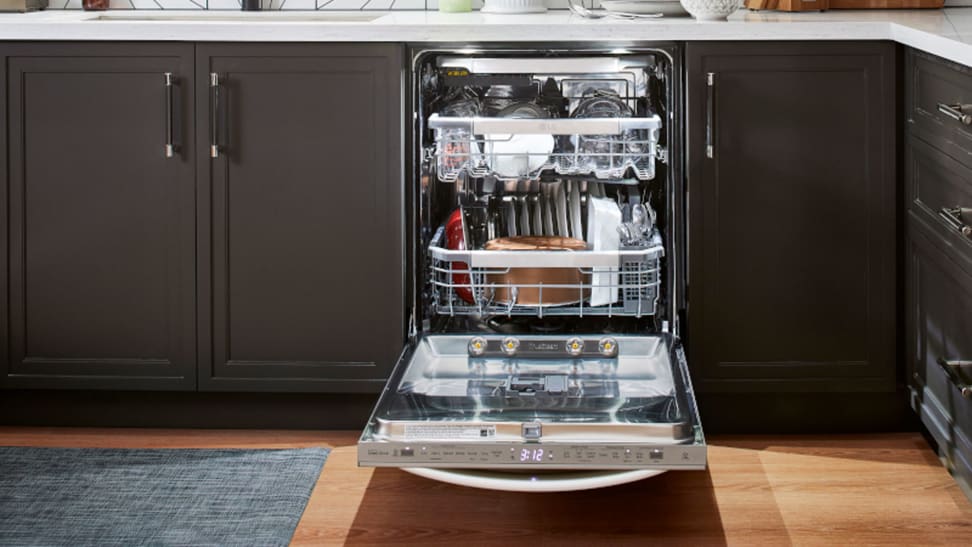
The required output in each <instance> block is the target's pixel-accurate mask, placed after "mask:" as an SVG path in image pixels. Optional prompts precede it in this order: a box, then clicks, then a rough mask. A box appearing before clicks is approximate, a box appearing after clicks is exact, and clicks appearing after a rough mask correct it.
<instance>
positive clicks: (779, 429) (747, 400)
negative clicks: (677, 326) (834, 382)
mask: <svg viewBox="0 0 972 547" xmlns="http://www.w3.org/2000/svg"><path fill="white" fill-rule="evenodd" d="M697 401H698V405H699V414H700V417H701V419H702V428H703V430H704V431H705V432H706V433H707V434H711V433H720V434H732V433H739V434H760V433H766V434H780V433H864V432H869V433H871V432H874V433H876V432H891V431H918V430H919V421H918V418H917V416H916V415H915V413H914V411H912V410H911V407H910V406H909V404H908V394H907V392H906V391H905V390H903V389H902V390H899V391H896V392H867V393H702V394H697Z"/></svg>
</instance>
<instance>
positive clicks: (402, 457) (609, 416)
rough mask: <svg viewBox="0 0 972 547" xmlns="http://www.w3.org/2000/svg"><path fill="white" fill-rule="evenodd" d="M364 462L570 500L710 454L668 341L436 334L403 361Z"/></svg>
mask: <svg viewBox="0 0 972 547" xmlns="http://www.w3.org/2000/svg"><path fill="white" fill-rule="evenodd" d="M358 462H359V464H360V465H363V466H376V467H377V466H392V467H402V468H405V469H407V470H413V471H417V473H418V474H421V475H425V476H429V477H431V478H436V479H439V480H446V481H447V482H454V483H457V484H465V485H469V486H480V487H486V488H499V489H507V490H523V491H549V490H572V489H584V488H595V487H600V486H606V485H610V484H617V483H619V482H627V481H630V480H637V479H641V478H645V477H647V476H651V475H654V474H657V473H658V472H661V471H664V470H673V469H704V468H705V465H706V445H705V438H704V436H703V433H702V428H701V426H700V422H699V417H698V411H697V409H696V406H695V398H694V394H693V392H692V386H691V382H690V380H689V376H688V370H687V368H686V363H685V359H684V355H683V352H682V349H681V347H680V346H679V345H678V344H677V342H676V341H675V340H673V339H672V338H671V337H670V336H668V335H651V336H590V337H588V336H560V337H557V336H549V335H543V336H520V337H512V336H502V335H486V336H479V335H429V336H424V337H422V338H420V339H419V340H418V342H417V344H416V345H415V346H414V347H411V348H409V349H408V350H407V351H406V353H405V355H403V358H402V361H401V362H400V363H399V364H398V367H397V368H396V370H395V373H394V375H393V377H392V378H391V380H390V382H389V384H388V386H387V387H386V389H385V391H384V392H383V393H382V396H381V398H380V400H379V402H378V404H377V406H376V408H375V410H374V413H373V414H372V416H371V419H370V420H369V422H368V425H367V427H366V429H365V431H364V433H363V435H362V437H361V440H360V441H359V443H358ZM416 468H417V469H416ZM443 470H456V471H451V472H449V471H443ZM459 470H461V471H459ZM548 471H550V472H553V471H556V472H555V473H547V472H548ZM619 471H623V473H619ZM511 472H519V473H516V474H514V473H511Z"/></svg>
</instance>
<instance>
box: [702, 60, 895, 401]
mask: <svg viewBox="0 0 972 547" xmlns="http://www.w3.org/2000/svg"><path fill="white" fill-rule="evenodd" d="M894 66H895V49H894V46H893V45H892V44H888V43H826V44H823V43H814V44H800V43H746V44H739V43H702V44H689V45H688V55H687V67H688V87H689V89H688V97H689V104H688V111H689V114H688V119H689V150H688V153H689V176H690V180H689V188H690V192H689V195H690V197H689V211H690V212H689V216H690V218H689V232H690V234H689V244H690V251H689V252H690V254H689V261H690V264H689V295H688V298H689V312H688V315H689V331H688V333H687V337H688V345H689V358H690V359H691V362H692V364H693V367H694V374H695V375H696V377H697V382H698V384H697V385H698V386H699V389H700V391H743V392H754V391H774V392H778V391H808V392H817V391H883V390H893V389H894V387H895V376H896V362H895V329H896V320H895V310H896V300H895V273H896V260H895V252H896V228H895V226H896V223H895V207H896V182H895V167H894V165H895V163H894V162H895V157H894V153H895V148H894V147H895V134H894V131H895V110H894V106H895V96H894V90H895V78H894Z"/></svg>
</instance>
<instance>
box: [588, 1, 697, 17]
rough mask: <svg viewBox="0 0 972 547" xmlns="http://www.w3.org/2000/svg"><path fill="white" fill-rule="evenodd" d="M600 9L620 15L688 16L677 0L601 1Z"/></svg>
mask: <svg viewBox="0 0 972 547" xmlns="http://www.w3.org/2000/svg"><path fill="white" fill-rule="evenodd" d="M601 7H602V8H604V9H606V10H607V11H617V12H621V13H639V14H641V13H660V14H662V15H665V16H667V17H672V16H676V17H677V16H679V15H688V12H687V11H685V8H684V7H682V3H681V2H679V0H601Z"/></svg>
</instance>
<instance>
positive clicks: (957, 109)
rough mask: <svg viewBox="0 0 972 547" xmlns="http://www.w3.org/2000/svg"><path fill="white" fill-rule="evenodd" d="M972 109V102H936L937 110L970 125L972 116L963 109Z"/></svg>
mask: <svg viewBox="0 0 972 547" xmlns="http://www.w3.org/2000/svg"><path fill="white" fill-rule="evenodd" d="M966 108H970V109H972V104H945V103H938V111H939V112H941V113H942V114H945V115H946V116H948V117H949V118H952V119H953V120H955V121H957V122H961V123H963V124H965V125H972V116H970V115H968V114H966V113H965V112H963V110H964V109H966Z"/></svg>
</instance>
